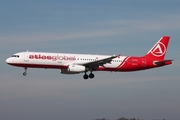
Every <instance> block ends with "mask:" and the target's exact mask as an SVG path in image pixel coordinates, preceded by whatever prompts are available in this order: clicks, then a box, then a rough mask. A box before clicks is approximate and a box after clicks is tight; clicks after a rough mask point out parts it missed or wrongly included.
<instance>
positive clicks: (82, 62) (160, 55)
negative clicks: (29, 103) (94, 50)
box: [6, 36, 173, 79]
mask: <svg viewBox="0 0 180 120" xmlns="http://www.w3.org/2000/svg"><path fill="white" fill-rule="evenodd" d="M169 41H170V36H163V37H161V39H160V40H159V41H158V42H157V43H156V44H155V45H154V46H153V47H152V48H151V49H150V50H149V52H148V53H147V54H146V55H144V56H140V57H138V56H121V55H90V54H71V53H47V52H29V51H27V52H19V53H16V54H14V55H12V57H9V58H7V59H6V63H7V64H9V65H12V66H16V67H23V68H24V73H23V75H24V76H26V74H27V68H45V69H59V70H60V73H62V74H78V73H84V75H83V78H84V79H88V78H90V79H92V78H94V76H95V75H94V74H93V72H94V71H111V72H129V71H139V70H146V69H151V68H157V67H162V66H166V65H170V64H172V61H173V60H165V59H164V57H165V55H166V51H167V48H168V43H169ZM87 72H90V73H89V74H87Z"/></svg>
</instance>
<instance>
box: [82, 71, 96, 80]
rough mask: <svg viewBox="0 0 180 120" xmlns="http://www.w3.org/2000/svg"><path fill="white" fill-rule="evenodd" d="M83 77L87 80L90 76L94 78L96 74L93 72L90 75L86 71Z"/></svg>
mask: <svg viewBox="0 0 180 120" xmlns="http://www.w3.org/2000/svg"><path fill="white" fill-rule="evenodd" d="M83 78H84V79H85V80H87V79H88V78H90V79H92V78H94V74H93V73H92V72H91V73H90V74H89V75H87V74H86V72H85V74H84V76H83Z"/></svg>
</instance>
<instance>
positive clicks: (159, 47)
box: [144, 36, 170, 60]
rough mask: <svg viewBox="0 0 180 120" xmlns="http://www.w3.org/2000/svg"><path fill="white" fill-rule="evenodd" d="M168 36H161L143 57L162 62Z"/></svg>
mask: <svg viewBox="0 0 180 120" xmlns="http://www.w3.org/2000/svg"><path fill="white" fill-rule="evenodd" d="M169 40H170V36H163V37H162V38H161V39H160V40H159V41H158V42H157V43H156V44H155V45H154V46H153V47H152V48H151V50H150V51H149V52H148V53H147V54H146V55H145V56H144V57H146V58H147V59H156V60H164V57H165V55H166V50H167V48H168V43H169Z"/></svg>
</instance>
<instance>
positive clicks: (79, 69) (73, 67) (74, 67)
mask: <svg viewBox="0 0 180 120" xmlns="http://www.w3.org/2000/svg"><path fill="white" fill-rule="evenodd" d="M85 70H86V68H85V67H84V66H82V65H69V66H68V71H69V72H84V71H85Z"/></svg>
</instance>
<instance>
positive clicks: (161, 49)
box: [151, 42, 166, 57]
mask: <svg viewBox="0 0 180 120" xmlns="http://www.w3.org/2000/svg"><path fill="white" fill-rule="evenodd" d="M151 53H152V54H153V55H154V56H156V57H161V56H163V55H164V54H165V53H166V47H165V45H164V44H163V43H161V42H159V43H158V44H157V45H156V46H155V47H154V48H153V49H152V50H151Z"/></svg>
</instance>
